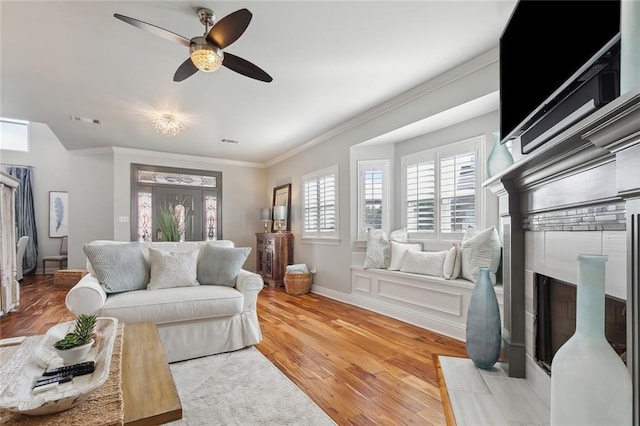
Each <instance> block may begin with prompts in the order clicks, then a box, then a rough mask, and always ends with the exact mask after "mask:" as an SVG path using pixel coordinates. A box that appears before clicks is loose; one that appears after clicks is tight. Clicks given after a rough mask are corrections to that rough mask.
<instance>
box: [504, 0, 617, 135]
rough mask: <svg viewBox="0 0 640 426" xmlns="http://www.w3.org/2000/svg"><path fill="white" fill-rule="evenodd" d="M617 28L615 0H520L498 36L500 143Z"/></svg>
mask: <svg viewBox="0 0 640 426" xmlns="http://www.w3.org/2000/svg"><path fill="white" fill-rule="evenodd" d="M619 31H620V1H619V0H611V1H560V0H558V1H540V0H520V1H519V2H518V3H517V5H516V7H515V9H514V11H513V13H512V15H511V17H510V19H509V22H508V23H507V26H506V27H505V29H504V31H503V33H502V36H501V37H500V135H501V138H502V141H503V143H504V142H506V141H507V140H508V139H512V138H513V137H515V136H518V135H519V134H520V133H522V132H523V130H526V129H523V125H524V124H525V122H527V121H528V120H527V119H528V118H530V116H532V115H533V114H534V113H537V112H539V111H540V110H541V108H542V106H543V105H544V104H545V103H546V102H547V101H548V100H549V98H550V97H551V95H553V94H554V92H556V91H557V90H558V89H559V88H560V87H561V86H563V84H565V83H566V82H567V81H568V80H569V79H570V78H571V77H572V75H573V74H574V73H576V72H577V71H578V70H579V69H580V68H581V67H582V66H583V65H584V64H585V63H586V62H588V61H589V59H591V58H592V57H593V56H594V55H595V54H596V53H598V51H599V50H601V49H602V48H603V46H605V45H606V44H607V43H608V42H610V41H611V40H612V39H613V38H614V37H616V35H617V34H618V33H619Z"/></svg>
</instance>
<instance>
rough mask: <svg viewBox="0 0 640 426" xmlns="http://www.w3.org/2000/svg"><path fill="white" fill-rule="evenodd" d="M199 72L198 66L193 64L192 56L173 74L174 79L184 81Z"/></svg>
mask: <svg viewBox="0 0 640 426" xmlns="http://www.w3.org/2000/svg"><path fill="white" fill-rule="evenodd" d="M196 72H198V68H197V67H196V66H195V65H193V62H191V58H187V60H186V61H184V62H183V63H182V65H180V66H179V67H178V69H177V70H176V73H175V74H174V75H173V81H182V80H186V79H187V78H189V77H191V76H192V75H194V74H195V73H196Z"/></svg>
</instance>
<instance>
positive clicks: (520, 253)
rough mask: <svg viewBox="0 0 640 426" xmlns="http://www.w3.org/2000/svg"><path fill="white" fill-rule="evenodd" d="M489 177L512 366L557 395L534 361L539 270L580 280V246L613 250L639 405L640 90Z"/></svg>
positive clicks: (610, 289) (508, 365) (611, 268)
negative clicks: (497, 219)
mask: <svg viewBox="0 0 640 426" xmlns="http://www.w3.org/2000/svg"><path fill="white" fill-rule="evenodd" d="M485 185H486V186H487V187H489V189H491V190H492V191H493V192H494V193H495V194H497V195H498V198H499V211H500V228H501V236H502V238H503V246H504V258H503V283H504V320H503V324H504V325H503V350H504V354H505V356H506V362H505V363H504V366H505V369H506V371H507V374H508V375H509V376H511V377H521V378H526V379H527V381H528V382H529V384H530V385H531V386H532V387H533V388H534V389H535V391H536V392H537V393H538V394H539V395H540V396H541V397H542V398H543V399H544V400H546V401H547V402H549V399H550V384H551V380H550V378H549V376H548V375H547V373H546V372H545V371H544V370H543V369H542V368H541V367H539V366H538V365H537V364H536V362H535V361H534V353H535V349H534V346H533V345H534V312H535V311H534V300H535V298H534V276H535V274H536V273H539V274H543V275H547V276H550V277H553V278H556V279H559V280H561V281H565V282H568V283H573V284H577V279H576V275H577V273H576V269H577V263H576V254H578V253H589V254H606V255H608V261H607V263H606V264H605V265H606V266H605V267H606V278H605V286H606V292H607V293H608V294H610V295H613V296H615V297H617V298H619V299H623V300H626V311H627V312H626V317H627V360H628V361H627V363H628V367H629V370H630V374H631V377H632V378H633V382H634V407H639V406H640V399H639V393H640V391H639V384H638V376H639V375H640V368H639V364H638V354H639V346H638V345H639V338H638V333H639V326H638V316H639V311H640V310H639V309H638V305H639V302H640V301H639V299H640V284H639V281H640V280H639V267H640V230H639V228H640V89H634V90H631V91H630V92H628V93H627V94H625V95H623V96H621V97H620V98H618V99H616V100H615V101H614V102H612V103H610V104H609V105H607V106H605V107H603V108H601V109H600V110H598V111H596V112H595V113H593V114H592V115H590V116H588V117H586V118H584V119H583V120H580V121H579V122H578V123H576V124H575V125H573V126H571V127H570V128H568V129H567V130H565V131H563V132H562V133H560V134H559V135H557V136H555V137H554V138H553V139H551V140H550V141H549V142H547V143H545V144H544V145H542V146H541V147H539V148H538V149H537V150H535V151H534V152H532V153H530V154H527V155H525V156H523V158H522V159H520V160H519V161H518V162H516V163H515V164H514V165H513V166H511V167H510V168H509V169H507V170H505V171H504V172H502V173H501V174H500V175H498V176H494V177H493V178H491V179H490V180H488V181H487V182H485ZM634 424H640V420H639V413H638V410H637V408H636V412H635V413H634Z"/></svg>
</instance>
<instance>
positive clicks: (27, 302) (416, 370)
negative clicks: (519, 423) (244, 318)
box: [0, 275, 466, 425]
mask: <svg viewBox="0 0 640 426" xmlns="http://www.w3.org/2000/svg"><path fill="white" fill-rule="evenodd" d="M21 284H22V285H21V300H20V308H19V310H18V311H16V312H12V313H10V314H9V315H7V316H6V317H3V318H1V319H0V337H13V336H20V335H34V334H43V333H45V332H46V331H47V330H48V329H49V327H51V326H53V325H54V324H57V323H59V322H63V321H71V320H73V319H74V317H73V315H72V314H71V313H69V312H68V311H67V309H66V308H65V306H64V298H65V296H66V292H67V291H68V287H58V288H56V286H54V285H53V276H52V275H44V276H42V275H40V276H35V277H34V276H25V279H24V280H23V281H22V283H21ZM258 316H259V318H260V324H261V327H262V334H263V341H262V342H261V343H260V344H259V345H257V348H258V350H260V352H262V353H263V354H264V355H265V356H266V357H267V358H268V359H269V360H270V361H271V362H272V363H273V364H274V365H276V366H277V367H278V368H279V369H280V370H281V371H282V372H283V373H284V374H285V375H287V377H289V378H290V379H291V380H292V381H293V382H294V383H295V384H296V385H297V386H298V387H299V388H300V389H302V390H303V391H304V392H305V393H306V394H307V395H308V396H309V397H310V398H311V399H312V400H313V401H314V402H315V403H316V404H318V405H319V406H320V407H321V408H322V409H323V410H324V411H325V412H326V413H327V414H329V416H331V418H333V419H334V420H335V421H336V423H338V424H340V425H361V424H385V425H394V424H434V425H435V424H446V420H445V416H444V412H443V407H442V403H441V399H440V390H439V387H438V378H437V375H436V369H435V367H434V358H433V356H434V354H442V355H450V356H466V351H465V346H464V343H463V342H459V341H457V340H454V339H451V338H448V337H444V336H441V335H438V334H436V333H432V332H429V331H427V330H424V329H422V328H419V327H414V326H412V325H409V324H406V323H403V322H400V321H396V320H394V319H391V318H388V317H385V316H383V315H379V314H376V313H373V312H370V311H367V310H364V309H360V308H357V307H354V306H351V305H347V304H343V303H340V302H336V301H333V300H331V299H328V298H325V297H322V296H319V295H315V294H305V295H299V296H292V295H288V294H287V293H286V292H285V291H284V290H283V289H282V288H277V289H274V288H268V287H265V289H264V290H263V291H262V292H261V293H260V296H259V299H258ZM268 397H269V396H268V395H265V398H268Z"/></svg>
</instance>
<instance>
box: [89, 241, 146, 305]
mask: <svg viewBox="0 0 640 426" xmlns="http://www.w3.org/2000/svg"><path fill="white" fill-rule="evenodd" d="M82 250H83V251H84V253H85V254H86V255H87V259H88V261H89V262H90V263H91V265H92V270H93V273H94V275H95V277H96V278H97V279H98V282H99V283H100V285H101V286H102V288H103V289H104V291H105V292H107V293H120V292H123V291H131V290H140V289H144V288H146V287H147V284H148V283H149V267H148V265H147V263H146V262H145V259H144V254H143V253H142V248H141V247H140V244H139V243H137V242H132V243H122V244H93V243H89V244H85V245H84V246H83V247H82Z"/></svg>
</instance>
